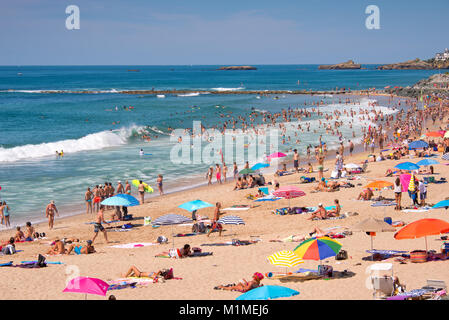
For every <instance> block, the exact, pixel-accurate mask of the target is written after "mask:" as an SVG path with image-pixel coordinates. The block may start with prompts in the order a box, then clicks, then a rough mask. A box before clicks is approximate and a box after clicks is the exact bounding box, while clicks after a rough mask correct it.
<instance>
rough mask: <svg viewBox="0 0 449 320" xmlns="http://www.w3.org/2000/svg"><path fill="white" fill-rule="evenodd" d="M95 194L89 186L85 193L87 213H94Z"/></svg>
mask: <svg viewBox="0 0 449 320" xmlns="http://www.w3.org/2000/svg"><path fill="white" fill-rule="evenodd" d="M93 197H94V194H93V193H92V191H90V188H87V191H86V193H85V194H84V201H86V214H89V213H92V199H93Z"/></svg>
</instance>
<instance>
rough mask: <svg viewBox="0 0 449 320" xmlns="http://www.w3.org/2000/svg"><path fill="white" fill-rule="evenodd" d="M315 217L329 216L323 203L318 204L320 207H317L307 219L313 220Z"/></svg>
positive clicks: (323, 217) (324, 217)
mask: <svg viewBox="0 0 449 320" xmlns="http://www.w3.org/2000/svg"><path fill="white" fill-rule="evenodd" d="M315 218H318V219H326V218H327V211H326V209H325V208H324V207H323V204H322V203H320V204H318V209H316V210H315V211H314V212H312V215H311V216H310V217H308V218H307V220H312V219H315Z"/></svg>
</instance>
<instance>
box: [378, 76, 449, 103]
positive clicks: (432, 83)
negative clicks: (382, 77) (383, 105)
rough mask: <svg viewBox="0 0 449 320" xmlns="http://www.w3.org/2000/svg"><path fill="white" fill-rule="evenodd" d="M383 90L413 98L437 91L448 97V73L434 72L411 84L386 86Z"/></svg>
mask: <svg viewBox="0 0 449 320" xmlns="http://www.w3.org/2000/svg"><path fill="white" fill-rule="evenodd" d="M385 92H387V93H391V94H395V95H398V96H402V97H413V98H419V97H421V96H423V95H424V96H426V95H431V94H436V93H437V94H439V95H440V96H441V97H448V98H449V73H446V74H434V75H432V76H430V77H429V78H427V79H423V80H420V81H418V82H417V83H415V84H414V85H413V86H408V87H405V88H403V87H394V88H388V89H386V90H385Z"/></svg>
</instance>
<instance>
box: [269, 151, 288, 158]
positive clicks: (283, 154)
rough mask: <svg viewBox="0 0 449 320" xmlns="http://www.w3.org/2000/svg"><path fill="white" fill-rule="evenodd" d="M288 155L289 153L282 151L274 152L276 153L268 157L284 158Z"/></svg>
mask: <svg viewBox="0 0 449 320" xmlns="http://www.w3.org/2000/svg"><path fill="white" fill-rule="evenodd" d="M286 156H287V155H286V154H285V153H282V152H274V153H272V154H270V155H269V156H268V158H271V159H275V158H283V157H286Z"/></svg>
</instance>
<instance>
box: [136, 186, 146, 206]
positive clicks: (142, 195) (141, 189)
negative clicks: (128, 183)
mask: <svg viewBox="0 0 449 320" xmlns="http://www.w3.org/2000/svg"><path fill="white" fill-rule="evenodd" d="M137 190H138V191H139V196H140V204H144V203H145V186H144V185H143V182H142V180H140V181H139V186H138V187H137Z"/></svg>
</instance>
